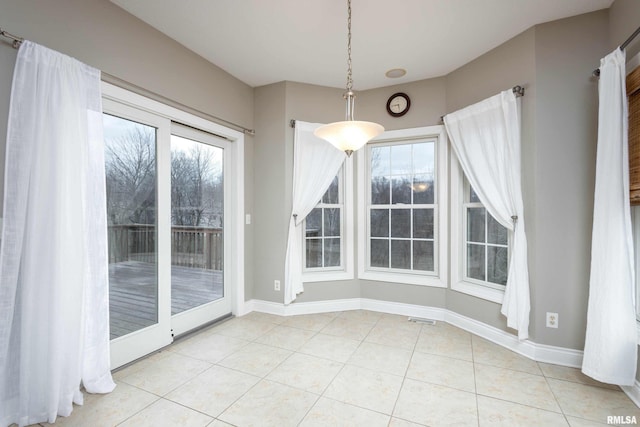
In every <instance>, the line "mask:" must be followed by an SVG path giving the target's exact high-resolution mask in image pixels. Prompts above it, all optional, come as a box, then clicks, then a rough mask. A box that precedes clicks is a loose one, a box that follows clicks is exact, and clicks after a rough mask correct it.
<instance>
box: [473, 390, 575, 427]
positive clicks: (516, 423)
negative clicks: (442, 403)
mask: <svg viewBox="0 0 640 427" xmlns="http://www.w3.org/2000/svg"><path fill="white" fill-rule="evenodd" d="M478 418H479V420H480V425H481V426H497V427H531V426H553V427H568V426H569V424H568V423H567V421H566V420H565V418H564V415H562V414H559V413H556V412H550V411H545V410H543V409H538V408H532V407H531V406H525V405H520V404H518V403H511V402H505V401H504V400H498V399H493V398H490V397H485V396H478Z"/></svg>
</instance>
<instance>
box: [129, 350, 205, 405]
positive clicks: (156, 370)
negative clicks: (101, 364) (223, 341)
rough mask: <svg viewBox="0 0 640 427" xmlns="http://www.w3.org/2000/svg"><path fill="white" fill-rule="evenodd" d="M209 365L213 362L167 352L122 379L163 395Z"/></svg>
mask: <svg viewBox="0 0 640 427" xmlns="http://www.w3.org/2000/svg"><path fill="white" fill-rule="evenodd" d="M209 367H211V364H210V363H208V362H204V361H202V360H196V359H192V358H191V357H186V356H182V355H180V354H177V353H169V352H167V353H166V356H164V357H162V358H160V359H158V360H156V361H154V362H153V363H150V364H147V365H146V366H145V367H144V368H142V369H141V370H139V371H136V372H135V373H133V374H131V375H128V376H126V377H124V378H122V381H123V382H126V383H127V384H130V385H132V386H135V387H138V388H141V389H143V390H146V391H149V392H151V393H154V394H157V395H159V396H163V395H165V394H167V393H169V392H170V391H171V390H173V389H175V388H177V387H179V386H180V385H182V384H184V383H185V382H187V381H189V380H190V379H192V378H193V377H195V376H196V375H198V374H200V373H202V372H204V371H205V370H207V369H208V368H209Z"/></svg>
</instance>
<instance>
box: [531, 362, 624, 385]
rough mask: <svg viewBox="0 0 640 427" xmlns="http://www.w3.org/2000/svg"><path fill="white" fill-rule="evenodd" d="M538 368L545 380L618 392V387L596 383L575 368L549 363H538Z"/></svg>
mask: <svg viewBox="0 0 640 427" xmlns="http://www.w3.org/2000/svg"><path fill="white" fill-rule="evenodd" d="M538 366H540V369H541V370H542V373H543V374H544V376H545V377H547V378H555V379H557V380H565V381H571V382H574V383H580V384H587V385H593V386H597V387H604V388H608V389H611V390H616V391H620V387H618V386H617V385H614V384H605V383H601V382H600V381H596V380H594V379H593V378H591V377H588V376H586V375H585V374H583V373H582V371H580V369H577V368H569V367H567V366H559V365H551V364H549V363H540V362H538Z"/></svg>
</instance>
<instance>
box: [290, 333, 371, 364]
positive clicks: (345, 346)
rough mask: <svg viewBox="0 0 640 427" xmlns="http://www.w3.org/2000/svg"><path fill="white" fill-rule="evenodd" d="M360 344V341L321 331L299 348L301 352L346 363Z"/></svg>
mask: <svg viewBox="0 0 640 427" xmlns="http://www.w3.org/2000/svg"><path fill="white" fill-rule="evenodd" d="M359 345H360V342H359V341H356V340H352V339H349V338H341V337H335V336H332V335H325V334H322V333H319V334H317V335H315V336H314V337H313V338H311V339H310V340H309V341H307V343H306V344H305V345H303V346H302V347H300V350H298V351H299V352H300V353H305V354H309V355H311V356H317V357H322V358H324V359H330V360H335V361H336V362H340V363H346V361H347V360H349V358H350V357H351V355H352V354H353V353H354V352H355V351H356V349H357V348H358V346H359Z"/></svg>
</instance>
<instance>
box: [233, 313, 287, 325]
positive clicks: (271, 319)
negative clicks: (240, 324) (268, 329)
mask: <svg viewBox="0 0 640 427" xmlns="http://www.w3.org/2000/svg"><path fill="white" fill-rule="evenodd" d="M241 319H246V320H253V321H254V322H268V323H275V324H276V325H281V324H282V323H284V321H285V320H287V318H286V317H284V316H278V315H275V314H269V313H260V312H259V311H252V312H251V313H248V314H245V315H244V316H242V317H241Z"/></svg>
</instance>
